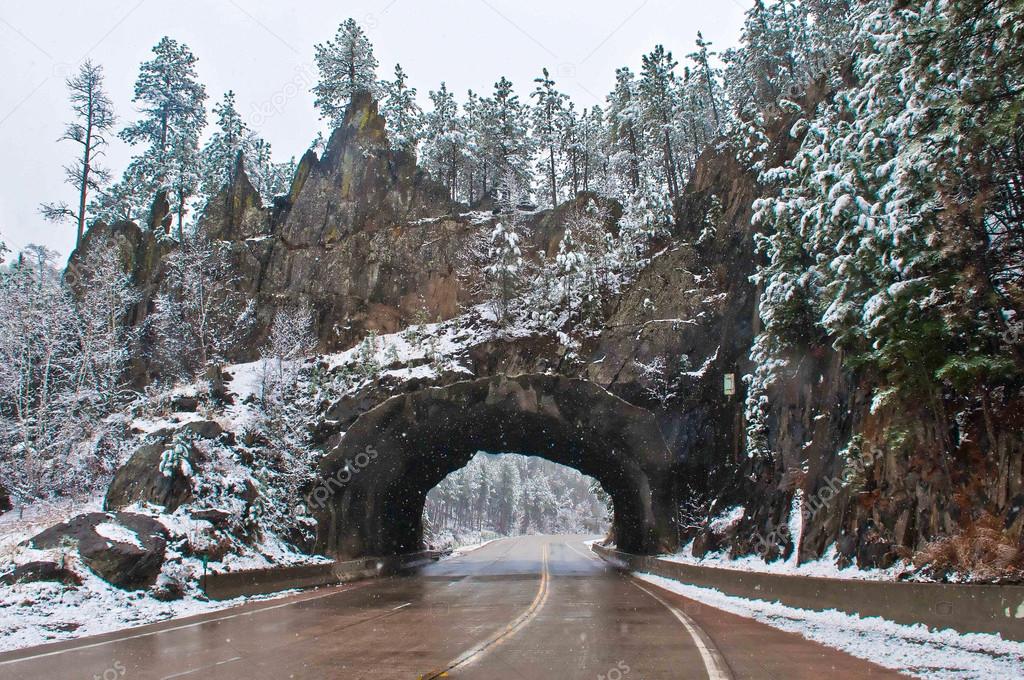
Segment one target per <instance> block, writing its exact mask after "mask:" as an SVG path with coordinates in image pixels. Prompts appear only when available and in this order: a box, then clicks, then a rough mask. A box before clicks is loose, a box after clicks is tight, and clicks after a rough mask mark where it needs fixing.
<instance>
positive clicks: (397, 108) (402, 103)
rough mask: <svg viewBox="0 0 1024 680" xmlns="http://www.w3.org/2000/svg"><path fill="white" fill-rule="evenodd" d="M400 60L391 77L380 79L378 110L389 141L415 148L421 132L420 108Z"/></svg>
mask: <svg viewBox="0 0 1024 680" xmlns="http://www.w3.org/2000/svg"><path fill="white" fill-rule="evenodd" d="M407 79H408V76H406V74H405V71H404V70H402V65H401V64H395V79H394V80H385V81H383V82H382V83H381V91H382V92H383V95H382V99H381V114H382V115H383V116H384V120H385V121H387V127H388V136H389V138H390V141H391V145H392V146H393V147H394V148H396V149H400V150H403V151H410V152H415V151H416V147H417V145H418V144H419V142H420V138H421V137H422V135H423V110H422V109H420V106H419V104H418V103H416V88H415V87H409V85H408V84H407V82H406V81H407Z"/></svg>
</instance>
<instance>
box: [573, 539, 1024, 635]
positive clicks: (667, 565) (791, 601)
mask: <svg viewBox="0 0 1024 680" xmlns="http://www.w3.org/2000/svg"><path fill="white" fill-rule="evenodd" d="M592 548H593V550H594V552H595V553H597V554H598V555H599V556H600V557H602V558H603V559H605V560H607V561H608V562H610V563H612V564H615V565H617V566H619V567H621V568H623V569H628V570H630V571H638V572H645V573H649V574H655V575H656V576H663V577H665V578H670V579H673V580H676V581H680V582H682V583H686V584H689V585H694V586H701V587H704V588H714V589H716V590H719V591H721V592H723V593H725V594H726V595H734V596H737V597H745V598H748V599H755V600H765V601H769V602H779V603H781V604H784V605H787V606H789V607H799V608H801V609H815V610H819V611H823V610H826V609H836V610H838V611H842V612H846V613H848V614H859V615H860V616H878V617H881V618H884V619H888V620H889V621H895V622H896V623H903V624H915V623H921V624H924V625H926V626H928V627H929V628H933V629H937V630H942V629H946V628H952V629H953V630H956V631H959V632H961V633H999V634H1000V635H1002V636H1003V638H1004V639H1008V640H1024V586H999V585H972V584H945V583H902V582H900V583H896V582H889V581H860V580H853V579H836V578H822V577H816V576H791V575H785V574H764V573H757V572H748V571H740V570H738V569H723V568H720V567H702V566H696V565H692V564H681V563H679V562H670V561H668V560H664V559H659V558H657V557H646V556H642V555H631V554H628V553H623V552H619V551H617V550H613V549H611V548H606V547H604V546H599V545H596V544H594V545H593V546H592Z"/></svg>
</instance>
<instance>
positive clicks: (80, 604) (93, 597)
mask: <svg viewBox="0 0 1024 680" xmlns="http://www.w3.org/2000/svg"><path fill="white" fill-rule="evenodd" d="M76 571H77V572H78V573H79V574H81V575H83V577H84V578H83V583H82V585H81V586H80V587H77V588H70V587H67V586H64V585H62V584H60V583H47V582H44V583H21V584H18V585H15V586H12V587H5V588H3V589H0V652H3V651H10V650H13V649H21V648H24V647H32V646H35V645H42V644H46V643H49V642H56V641H59V640H69V639H74V638H80V637H83V636H87V635H99V634H101V633H108V632H110V631H115V630H121V629H123V628H130V627H134V626H141V625H145V624H148V623H158V622H160V621H167V620H169V619H176V618H180V617H183V616H190V615H193V614H204V613H206V612H212V611H217V610H220V609H227V608H229V607H236V606H238V605H240V604H244V603H246V602H249V601H254V600H268V599H274V598H278V597H283V596H286V595H291V594H293V593H294V592H295V591H287V592H281V593H274V594H273V595H267V596H259V597H249V598H246V597H240V598H236V599H233V600H222V601H218V602H213V601H209V600H202V599H198V598H193V597H187V598H185V599H182V600H177V601H174V602H161V601H159V600H157V599H156V598H154V597H152V596H150V595H148V594H146V593H144V592H130V591H126V590H120V589H118V588H114V587H113V586H111V585H110V584H108V583H107V582H106V581H104V580H103V579H101V578H99V577H98V576H96V575H94V574H93V573H92V572H90V571H89V570H88V569H81V570H77V569H76Z"/></svg>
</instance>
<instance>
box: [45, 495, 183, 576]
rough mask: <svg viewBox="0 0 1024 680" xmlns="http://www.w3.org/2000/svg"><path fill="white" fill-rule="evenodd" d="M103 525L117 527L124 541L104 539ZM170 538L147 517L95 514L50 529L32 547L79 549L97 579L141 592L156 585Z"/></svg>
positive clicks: (74, 518)
mask: <svg viewBox="0 0 1024 680" xmlns="http://www.w3.org/2000/svg"><path fill="white" fill-rule="evenodd" d="M100 525H114V527H116V528H117V533H118V534H123V538H118V537H108V536H104V535H103V534H101V533H100V530H99V529H98V527H100ZM108 533H109V532H108ZM167 538H168V536H167V529H165V528H164V526H163V525H162V524H160V523H159V522H157V521H156V520H154V519H151V518H149V517H146V516H145V515H136V514H132V513H127V512H115V513H105V512H91V513H88V514H85V515H78V516H77V517H73V518H71V519H70V520H68V521H67V522H62V523H60V524H57V525H56V526H52V527H50V528H49V529H46V530H45V531H43V532H42V533H40V534H37V535H36V536H34V537H33V538H31V539H30V540H29V541H28V545H29V546H30V547H32V548H36V549H38V550H50V549H54V548H59V547H61V546H63V545H68V544H72V545H76V546H77V549H78V554H79V555H80V556H81V557H82V561H83V562H85V564H86V566H88V567H89V569H91V570H92V571H93V572H94V573H95V574H96V575H97V576H99V577H100V578H102V579H103V580H105V581H107V582H108V583H110V584H112V585H114V586H117V587H118V588H124V589H126V590H139V589H142V588H146V587H148V586H151V585H152V584H153V583H154V582H155V581H156V578H157V575H159V573H160V568H161V567H162V566H163V562H164V554H165V550H166V547H167Z"/></svg>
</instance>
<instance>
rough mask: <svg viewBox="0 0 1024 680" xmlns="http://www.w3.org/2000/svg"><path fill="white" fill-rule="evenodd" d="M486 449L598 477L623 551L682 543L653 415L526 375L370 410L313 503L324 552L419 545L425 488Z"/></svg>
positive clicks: (337, 454)
mask: <svg viewBox="0 0 1024 680" xmlns="http://www.w3.org/2000/svg"><path fill="white" fill-rule="evenodd" d="M478 451H488V452H493V453H520V454H523V455H532V456H538V457H541V458H546V459H548V460H550V461H553V462H555V463H559V464H561V465H565V466H568V467H571V468H574V469H576V470H578V471H579V472H581V473H583V474H584V475H587V476H589V477H593V478H594V479H596V480H597V481H598V482H599V483H600V484H601V486H602V487H603V488H604V490H605V491H606V492H607V493H608V495H609V496H611V499H612V503H613V506H614V509H615V512H614V519H613V522H612V527H613V533H614V536H615V539H616V542H617V545H618V546H619V548H620V549H621V550H625V551H627V552H634V553H643V554H653V553H657V552H662V551H671V550H674V549H675V548H676V543H677V530H676V526H675V513H674V508H676V507H677V504H676V503H675V499H674V491H673V479H674V475H673V470H672V457H671V454H670V453H669V450H668V448H667V446H666V445H665V441H664V439H663V437H662V434H661V432H660V430H659V429H658V426H657V423H656V422H655V419H654V416H653V415H652V414H651V413H650V412H649V411H647V410H645V409H642V408H640V407H637V406H634V405H632V404H629V403H628V402H625V401H623V400H621V399H619V398H618V397H615V396H614V395H612V394H610V393H609V392H607V391H606V390H604V389H603V388H601V387H600V386H599V385H597V384H595V383H592V382H589V381H586V380H577V379H570V378H565V377H562V376H554V375H522V376H516V377H509V376H495V377H490V378H483V379H479V380H473V381H467V382H461V383H455V384H453V385H448V386H445V387H434V388H427V389H423V390H419V391H417V392H413V393H410V394H404V395H399V396H396V397H392V398H391V399H389V400H387V401H385V402H383V403H382V404H380V405H379V406H377V407H376V408H374V409H372V410H370V411H368V412H366V413H365V414H363V415H362V416H361V417H360V418H359V419H358V420H357V421H356V422H355V423H354V424H353V425H352V427H351V428H350V429H349V431H348V432H347V433H346V434H345V436H344V438H343V440H342V442H341V443H340V444H339V446H338V447H337V448H336V449H335V450H334V451H332V452H331V453H330V454H329V455H327V456H326V457H325V458H324V460H323V461H322V462H321V464H320V471H319V479H318V483H317V485H316V486H315V487H314V488H313V490H312V492H311V493H310V494H308V497H307V500H308V507H309V509H310V511H311V512H312V514H313V515H314V516H315V517H316V518H317V520H318V528H317V545H316V547H317V550H318V552H321V553H323V554H327V555H332V556H335V557H338V558H355V557H364V556H372V555H380V556H384V555H395V554H402V553H408V552H414V551H416V550H419V549H421V547H422V544H423V523H422V517H423V507H424V504H425V502H426V496H427V493H428V492H429V491H430V490H431V489H432V488H434V487H435V486H436V485H437V484H439V483H440V482H441V481H442V480H443V479H444V478H445V477H447V476H448V475H449V474H450V473H452V472H453V471H455V470H458V469H460V468H462V467H464V466H465V465H466V464H467V463H468V462H469V460H470V459H471V458H472V457H473V456H474V455H475V454H476V453H477V452H478Z"/></svg>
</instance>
